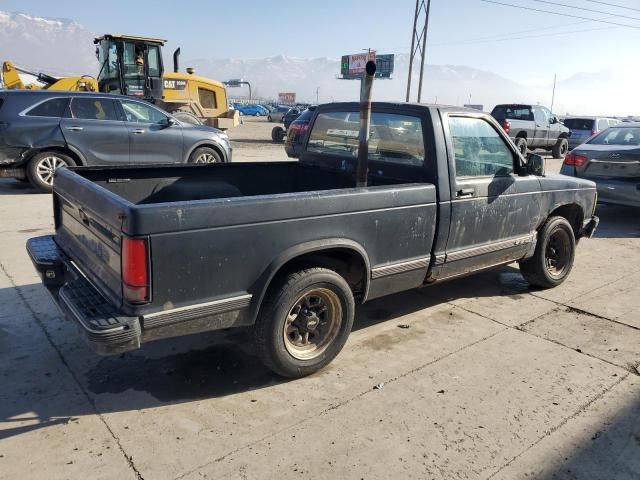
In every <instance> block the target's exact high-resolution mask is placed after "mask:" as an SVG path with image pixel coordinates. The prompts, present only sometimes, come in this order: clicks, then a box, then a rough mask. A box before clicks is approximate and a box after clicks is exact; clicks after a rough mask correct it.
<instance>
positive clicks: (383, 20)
mask: <svg viewBox="0 0 640 480" xmlns="http://www.w3.org/2000/svg"><path fill="white" fill-rule="evenodd" d="M499 1H501V2H502V3H510V4H516V5H521V6H526V7H529V8H536V9H540V10H552V11H555V12H561V13H565V14H568V15H574V16H578V17H586V18H592V19H599V20H604V21H607V22H613V23H620V24H625V25H631V26H634V27H635V28H625V27H621V26H616V25H611V24H606V23H599V22H595V21H585V20H583V19H580V18H568V17H562V16H558V15H552V14H549V13H541V12H533V11H526V10H521V9H516V8H511V7H508V6H504V5H496V4H492V3H485V2H482V1H481V0H432V7H431V18H430V26H429V36H428V42H427V62H428V63H433V64H452V65H468V66H472V67H476V68H482V69H486V70H490V71H493V72H495V73H498V74H501V75H503V76H505V77H507V78H510V79H513V80H516V81H519V82H523V83H529V84H548V83H550V82H551V81H552V79H553V74H554V73H557V74H558V76H559V78H566V77H569V76H570V75H572V74H574V73H577V72H581V71H587V72H596V71H600V70H616V71H618V72H625V71H628V72H629V73H632V72H636V73H637V72H639V68H638V64H640V62H639V60H640V59H639V57H638V45H639V44H640V0H607V2H606V3H609V4H616V5H620V6H626V7H629V8H628V9H623V8H616V7H613V6H611V5H606V4H604V3H603V2H595V1H589V0H548V1H537V0H499ZM558 4H565V5H570V6H572V7H563V6H560V5H558ZM414 8H415V1H413V0H387V1H384V0H341V1H336V0H319V1H307V0H298V1H286V2H282V1H270V0H261V1H259V0H254V1H250V0H233V1H228V0H227V1H214V0H211V1H204V0H200V1H189V0H183V1H177V2H176V1H175V0H173V1H164V0H160V1H155V2H154V1H149V0H147V1H138V2H136V1H131V0H128V1H120V0H109V1H108V2H106V3H100V2H86V1H69V0H65V1H64V2H60V1H58V2H52V1H51V0H0V10H5V11H14V12H23V13H27V14H30V15H34V16H39V15H40V16H44V17H55V18H70V19H72V20H75V21H77V22H78V23H81V24H82V25H84V26H85V27H87V28H88V29H90V30H91V31H93V32H95V33H104V32H113V33H116V32H117V33H128V34H136V35H147V36H154V37H161V38H166V39H168V40H169V44H168V46H169V47H176V46H181V47H182V54H183V56H184V57H185V58H211V57H264V56H272V55H278V54H284V55H288V56H298V57H339V56H340V55H342V54H346V53H356V52H358V51H359V50H360V49H363V48H368V47H371V48H374V49H376V50H377V51H378V52H379V53H402V52H408V51H409V46H410V43H411V27H412V22H413V13H414ZM585 9H590V10H597V11H599V12H605V13H606V14H605V13H597V12H590V11H586V10H585Z"/></svg>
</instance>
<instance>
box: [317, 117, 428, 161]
mask: <svg viewBox="0 0 640 480" xmlns="http://www.w3.org/2000/svg"><path fill="white" fill-rule="evenodd" d="M359 131H360V113H359V112H322V113H319V114H318V116H317V117H316V120H315V122H314V124H313V128H312V130H311V133H310V134H309V140H308V142H307V152H309V153H315V154H322V155H328V156H336V157H352V158H357V156H358V136H359ZM369 160H372V161H381V162H387V163H394V164H400V165H411V166H423V164H424V161H425V148H424V137H423V133H422V120H421V119H420V118H419V117H415V116H410V115H402V114H396V113H384V112H372V114H371V124H370V133H369Z"/></svg>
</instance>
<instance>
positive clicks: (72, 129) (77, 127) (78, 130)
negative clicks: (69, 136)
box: [67, 125, 84, 132]
mask: <svg viewBox="0 0 640 480" xmlns="http://www.w3.org/2000/svg"><path fill="white" fill-rule="evenodd" d="M67 130H71V131H72V132H81V131H82V130H84V129H83V128H82V127H79V126H77V125H74V126H72V127H67Z"/></svg>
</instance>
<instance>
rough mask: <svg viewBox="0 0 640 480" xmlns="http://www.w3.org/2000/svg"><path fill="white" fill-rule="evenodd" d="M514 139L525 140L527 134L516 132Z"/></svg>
mask: <svg viewBox="0 0 640 480" xmlns="http://www.w3.org/2000/svg"><path fill="white" fill-rule="evenodd" d="M516 138H524V139H525V140H526V139H527V132H518V134H517V135H516Z"/></svg>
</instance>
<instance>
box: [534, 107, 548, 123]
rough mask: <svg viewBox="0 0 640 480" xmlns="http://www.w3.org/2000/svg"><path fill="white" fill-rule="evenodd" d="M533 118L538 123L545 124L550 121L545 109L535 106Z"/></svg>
mask: <svg viewBox="0 0 640 480" xmlns="http://www.w3.org/2000/svg"><path fill="white" fill-rule="evenodd" d="M533 118H534V119H535V121H536V122H537V123H541V124H543V125H546V124H547V123H548V121H547V116H546V115H545V113H544V110H542V109H541V108H540V107H533Z"/></svg>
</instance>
